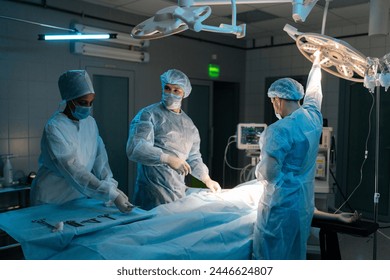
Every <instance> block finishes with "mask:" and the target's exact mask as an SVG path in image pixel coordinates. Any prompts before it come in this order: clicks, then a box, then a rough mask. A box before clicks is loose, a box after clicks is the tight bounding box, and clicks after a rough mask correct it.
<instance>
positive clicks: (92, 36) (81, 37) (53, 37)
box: [38, 33, 116, 41]
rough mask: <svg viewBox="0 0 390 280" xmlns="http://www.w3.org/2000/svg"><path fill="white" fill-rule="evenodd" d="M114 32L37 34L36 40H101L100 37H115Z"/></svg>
mask: <svg viewBox="0 0 390 280" xmlns="http://www.w3.org/2000/svg"><path fill="white" fill-rule="evenodd" d="M115 38H116V34H114V33H106V34H66V35H45V34H39V35H38V40H44V41H55V40H102V39H115Z"/></svg>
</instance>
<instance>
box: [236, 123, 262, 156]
mask: <svg viewBox="0 0 390 280" xmlns="http://www.w3.org/2000/svg"><path fill="white" fill-rule="evenodd" d="M266 127H267V125H266V124H265V123H239V124H238V125H237V149H240V150H259V149H260V148H259V139H260V135H261V133H262V132H263V131H264V130H265V129H266Z"/></svg>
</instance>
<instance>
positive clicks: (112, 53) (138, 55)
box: [72, 42, 149, 62]
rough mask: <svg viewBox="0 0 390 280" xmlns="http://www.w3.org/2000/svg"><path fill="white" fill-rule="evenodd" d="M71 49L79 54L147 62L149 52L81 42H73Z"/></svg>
mask: <svg viewBox="0 0 390 280" xmlns="http://www.w3.org/2000/svg"><path fill="white" fill-rule="evenodd" d="M72 51H73V53H76V54H81V55H88V56H96V57H104V58H111V59H117V60H126V61H133V62H149V53H147V52H142V51H133V50H125V49H118V48H111V47H106V46H100V45H94V44H86V43H81V42H76V43H74V47H73V50H72Z"/></svg>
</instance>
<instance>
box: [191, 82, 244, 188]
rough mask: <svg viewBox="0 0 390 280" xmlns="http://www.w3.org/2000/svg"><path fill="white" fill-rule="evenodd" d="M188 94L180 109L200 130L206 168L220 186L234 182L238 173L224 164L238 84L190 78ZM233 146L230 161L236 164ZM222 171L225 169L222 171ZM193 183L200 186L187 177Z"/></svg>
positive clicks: (236, 109)
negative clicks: (189, 93) (189, 92)
mask: <svg viewBox="0 0 390 280" xmlns="http://www.w3.org/2000/svg"><path fill="white" fill-rule="evenodd" d="M191 85H192V92H191V95H190V96H189V97H188V98H186V99H184V101H183V110H184V111H185V112H186V113H187V114H188V115H189V117H190V118H191V119H192V120H193V122H194V124H195V126H196V127H197V128H198V130H199V134H200V138H201V145H200V152H201V154H202V158H203V161H204V163H205V164H206V165H207V167H208V168H209V172H210V177H211V178H212V179H213V180H215V181H217V182H218V183H219V184H220V185H221V187H224V186H225V187H226V186H227V187H232V186H236V185H237V184H238V182H239V180H238V178H239V174H238V172H237V171H235V170H229V169H228V168H226V169H225V168H224V165H225V162H224V159H225V148H226V145H227V140H228V139H229V137H230V136H232V135H235V133H236V127H237V124H238V116H239V88H240V87H239V84H238V83H229V82H212V81H201V80H191ZM237 158H238V156H237V153H236V151H235V150H233V151H231V152H230V153H229V154H228V160H229V163H230V164H233V165H237V162H238V160H237ZM224 171H225V172H224ZM186 182H187V184H189V185H190V186H192V187H198V186H202V183H200V182H199V181H197V180H194V179H193V178H191V179H190V180H186Z"/></svg>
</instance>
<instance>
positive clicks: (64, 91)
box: [58, 70, 95, 101]
mask: <svg viewBox="0 0 390 280" xmlns="http://www.w3.org/2000/svg"><path fill="white" fill-rule="evenodd" d="M58 87H59V89H60V93H61V97H62V100H66V101H69V100H72V99H75V98H78V97H81V96H84V95H86V94H89V93H95V91H94V89H93V86H92V82H91V79H90V78H89V76H88V73H87V71H85V70H69V71H66V72H65V73H63V74H62V75H61V76H60V78H59V79H58Z"/></svg>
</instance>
